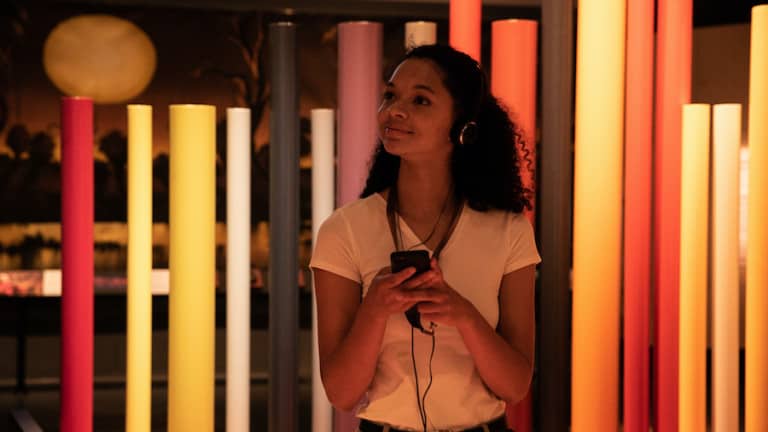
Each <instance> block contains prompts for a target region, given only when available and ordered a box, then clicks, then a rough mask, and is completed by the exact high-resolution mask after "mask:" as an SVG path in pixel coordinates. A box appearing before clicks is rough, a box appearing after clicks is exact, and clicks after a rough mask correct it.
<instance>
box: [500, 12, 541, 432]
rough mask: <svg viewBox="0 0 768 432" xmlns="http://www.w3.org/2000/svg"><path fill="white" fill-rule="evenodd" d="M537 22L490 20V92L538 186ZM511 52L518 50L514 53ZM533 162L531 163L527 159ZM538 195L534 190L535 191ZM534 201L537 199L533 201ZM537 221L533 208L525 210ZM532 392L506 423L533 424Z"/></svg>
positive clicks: (525, 171)
mask: <svg viewBox="0 0 768 432" xmlns="http://www.w3.org/2000/svg"><path fill="white" fill-rule="evenodd" d="M537 31H538V23H537V22H536V21H532V20H518V19H507V20H499V21H494V22H493V23H492V24H491V92H492V93H493V95H494V96H496V97H497V98H499V99H500V100H501V102H502V103H503V104H504V105H506V107H507V108H508V109H509V110H510V114H511V117H512V120H513V121H514V122H515V124H516V125H517V126H518V127H519V128H520V132H521V133H522V138H523V139H522V141H521V144H522V146H523V147H521V148H519V149H518V155H517V156H518V158H519V160H520V161H521V163H520V175H521V177H522V179H523V184H524V185H525V186H526V187H528V188H529V189H531V190H535V188H536V180H535V177H534V174H535V169H536V166H535V164H536V64H537V58H536V57H537V56H536V53H537V37H538V36H537ZM511 53H515V55H514V56H512V55H511ZM529 161H530V162H531V163H530V164H529V163H528V162H529ZM534 195H535V194H534ZM531 204H533V205H534V208H535V203H533V202H532V203H531ZM525 214H526V216H527V217H528V220H529V221H530V222H531V224H535V221H536V215H535V213H534V210H526V211H525ZM531 411H532V400H531V394H530V393H528V395H527V396H526V397H525V398H524V399H523V400H521V401H520V402H518V403H517V404H515V405H507V423H508V424H509V425H510V426H511V427H512V429H514V430H516V431H519V432H526V431H530V430H531V429H532V427H533V419H532V412H531Z"/></svg>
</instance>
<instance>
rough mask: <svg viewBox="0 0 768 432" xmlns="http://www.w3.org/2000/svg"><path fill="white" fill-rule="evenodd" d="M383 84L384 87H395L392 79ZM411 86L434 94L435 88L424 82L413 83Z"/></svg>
mask: <svg viewBox="0 0 768 432" xmlns="http://www.w3.org/2000/svg"><path fill="white" fill-rule="evenodd" d="M384 86H385V87H386V88H394V87H395V83H393V82H392V81H387V83H386V84H385V85H384ZM413 88H415V89H418V90H424V91H427V92H429V93H432V94H435V90H434V89H433V88H432V87H430V86H428V85H426V84H415V85H414V86H413Z"/></svg>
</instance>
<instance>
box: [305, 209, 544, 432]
mask: <svg viewBox="0 0 768 432" xmlns="http://www.w3.org/2000/svg"><path fill="white" fill-rule="evenodd" d="M386 207H387V203H386V200H385V199H384V198H383V197H382V196H381V195H379V194H373V195H371V196H369V197H367V198H364V199H359V200H357V201H354V202H352V203H350V204H348V205H346V206H344V207H342V208H340V209H338V210H336V211H335V212H334V213H333V214H332V215H331V216H330V217H329V218H328V219H327V220H326V221H325V222H324V223H323V225H322V226H321V227H320V230H319V233H318V236H317V241H316V244H315V249H314V253H313V255H312V260H311V262H310V267H312V268H317V269H322V270H326V271H329V272H331V273H334V274H337V275H339V276H342V277H344V278H347V279H350V280H353V281H357V282H358V283H360V284H361V285H362V289H363V293H362V294H363V296H365V295H366V294H367V292H368V288H369V287H370V285H371V282H372V280H373V278H374V276H375V275H376V274H377V273H378V272H379V271H380V270H381V269H382V268H384V267H388V266H389V265H390V259H389V255H390V253H391V252H393V251H394V250H395V245H394V244H393V242H392V235H391V233H390V230H389V225H388V222H387V215H386ZM400 223H401V231H402V235H403V246H404V249H408V248H409V246H412V245H416V244H418V243H420V241H419V239H418V237H417V236H416V235H415V234H414V233H413V231H412V230H411V229H410V228H409V227H408V226H407V224H406V223H405V222H404V221H403V220H402V219H401V220H400ZM415 249H426V250H429V249H427V248H426V247H424V246H423V245H422V246H419V247H417V248H415ZM429 252H430V254H431V252H432V251H431V250H430V251H429ZM540 261H541V259H540V258H539V254H538V252H537V249H536V244H535V241H534V236H533V230H532V228H531V225H530V223H529V222H528V219H526V218H525V216H523V215H522V214H516V213H511V212H502V211H495V210H494V211H488V212H478V211H475V210H472V209H471V208H469V206H466V205H465V206H464V208H463V210H462V212H461V214H460V216H459V220H458V222H457V224H456V227H455V229H454V231H453V233H452V234H451V237H450V238H449V240H448V242H447V243H446V245H445V247H444V248H443V251H442V252H441V254H440V261H439V265H440V268H441V269H442V271H443V277H444V279H445V281H446V282H447V283H448V285H450V286H451V287H452V288H453V289H455V290H456V291H458V292H459V293H460V294H461V295H462V296H464V297H465V298H466V299H468V300H469V301H471V302H472V304H474V306H475V307H476V308H477V310H478V311H479V312H480V313H481V314H482V316H483V317H484V318H485V319H486V321H488V323H489V324H490V325H491V327H493V328H496V325H497V323H498V321H499V302H498V294H499V288H500V285H501V279H502V276H503V275H505V274H507V273H511V272H513V271H515V270H518V269H520V268H522V267H525V266H528V265H531V264H537V263H539V262H540ZM431 348H432V339H431V337H430V336H428V335H426V334H422V333H421V332H420V331H418V330H416V331H415V332H414V354H415V358H416V367H417V369H418V376H419V391H420V392H421V393H422V394H423V392H424V389H425V388H426V386H427V383H428V381H429V355H430V351H431ZM432 372H433V382H432V387H431V389H430V390H429V394H428V396H427V399H426V404H425V408H426V412H427V416H428V419H429V424H428V426H429V428H430V429H454V428H455V429H461V428H466V427H470V426H474V425H477V424H479V423H482V422H485V421H488V420H492V419H495V418H497V417H499V416H501V415H502V414H503V413H504V402H503V401H501V400H499V399H498V398H497V397H496V396H495V395H494V394H493V393H491V392H490V390H489V389H488V388H487V387H486V386H485V383H483V381H482V379H481V378H480V375H479V373H478V371H477V369H476V368H475V365H474V362H473V361H472V356H471V355H470V353H469V351H468V350H467V348H466V346H465V345H464V341H463V340H462V338H461V335H460V334H459V333H458V331H457V330H456V328H455V327H451V326H439V327H437V328H436V329H435V353H434V358H433V360H432ZM356 414H357V416H358V417H360V418H365V419H368V420H371V421H375V422H378V423H386V424H389V425H392V426H394V427H397V428H401V429H414V430H421V428H422V425H421V420H420V417H419V409H418V405H417V402H416V383H415V380H414V376H413V363H412V359H411V326H410V324H409V323H408V321H407V320H406V319H405V316H404V315H403V314H394V315H392V316H391V317H390V318H389V320H388V321H387V328H386V331H385V333H384V339H383V341H382V344H381V348H380V350H379V358H378V364H377V366H376V372H375V375H374V378H373V382H372V383H371V386H370V388H369V389H368V392H367V393H366V398H365V399H364V400H363V401H362V403H361V404H360V405H359V406H358V409H357V413H356Z"/></svg>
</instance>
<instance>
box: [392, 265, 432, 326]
mask: <svg viewBox="0 0 768 432" xmlns="http://www.w3.org/2000/svg"><path fill="white" fill-rule="evenodd" d="M389 258H390V261H391V266H392V273H397V272H399V271H402V270H404V269H406V268H408V267H414V268H416V273H414V274H413V276H416V275H418V274H421V273H424V272H425V271H427V270H429V268H430V265H429V261H430V259H429V252H427V251H425V250H415V251H397V252H392V254H391V255H390V256H389ZM413 276H411V277H413ZM405 318H406V319H407V320H408V322H409V323H410V324H411V326H413V327H415V328H417V329H419V330H421V331H425V330H424V328H423V327H422V326H421V316H420V314H419V311H418V309H416V305H413V306H411V307H410V308H409V309H408V310H407V311H405Z"/></svg>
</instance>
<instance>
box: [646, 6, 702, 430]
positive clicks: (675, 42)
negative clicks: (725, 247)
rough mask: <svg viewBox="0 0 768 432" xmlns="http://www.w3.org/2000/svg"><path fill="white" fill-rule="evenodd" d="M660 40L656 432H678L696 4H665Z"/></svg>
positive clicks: (655, 276) (655, 241)
mask: <svg viewBox="0 0 768 432" xmlns="http://www.w3.org/2000/svg"><path fill="white" fill-rule="evenodd" d="M657 17H658V18H657V20H658V31H657V34H656V36H657V40H656V111H655V115H656V124H655V134H656V140H655V144H654V145H655V149H656V151H655V152H654V170H655V171H654V186H653V195H654V204H653V209H654V211H653V226H654V230H653V246H652V247H653V255H652V256H653V260H654V265H653V268H654V273H653V280H652V285H653V289H654V293H655V296H654V301H655V303H656V307H655V312H656V326H655V333H656V334H655V342H654V347H655V350H654V356H655V359H654V361H655V367H654V371H656V376H655V380H656V385H655V386H653V388H654V391H655V394H654V395H653V396H652V400H653V401H654V403H655V404H656V406H655V408H656V409H655V410H654V411H655V413H656V416H655V422H656V424H655V425H654V430H655V431H656V432H675V431H677V428H678V419H677V410H678V401H677V399H678V388H677V385H678V374H677V372H678V352H677V351H678V337H679V329H678V320H679V315H678V314H679V312H680V304H679V290H680V279H679V271H680V164H681V161H680V151H681V150H680V147H681V144H680V137H681V136H682V135H681V113H682V108H681V107H682V106H683V104H686V103H689V102H690V100H691V39H692V34H693V0H659V1H658V13H657Z"/></svg>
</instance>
